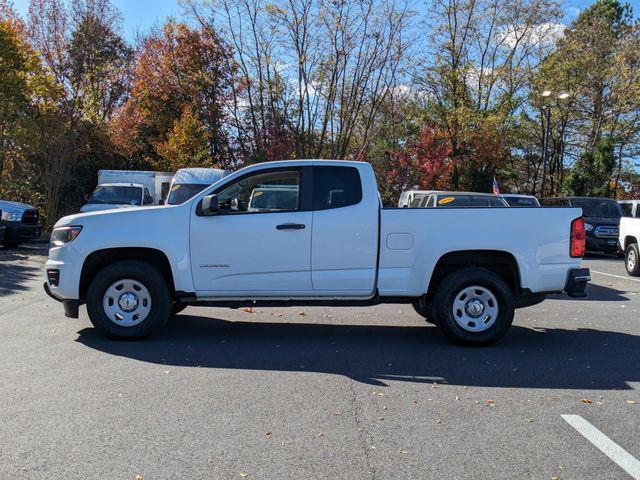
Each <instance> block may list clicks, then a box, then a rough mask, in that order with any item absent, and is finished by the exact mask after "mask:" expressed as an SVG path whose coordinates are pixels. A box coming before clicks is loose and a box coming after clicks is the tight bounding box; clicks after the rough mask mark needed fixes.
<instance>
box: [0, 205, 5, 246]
mask: <svg viewBox="0 0 640 480" xmlns="http://www.w3.org/2000/svg"><path fill="white" fill-rule="evenodd" d="M0 218H2V210H0ZM6 231H7V227H5V226H4V225H2V223H0V245H3V244H4V234H5V232H6Z"/></svg>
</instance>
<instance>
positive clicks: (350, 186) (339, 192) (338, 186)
mask: <svg viewBox="0 0 640 480" xmlns="http://www.w3.org/2000/svg"><path fill="white" fill-rule="evenodd" d="M361 200H362V185H361V184H360V174H359V173H358V169H356V168H353V167H314V169H313V209H314V210H327V209H330V208H340V207H348V206H349V205H355V204H356V203H360V201H361Z"/></svg>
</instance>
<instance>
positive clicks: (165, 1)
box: [13, 0, 640, 39]
mask: <svg viewBox="0 0 640 480" xmlns="http://www.w3.org/2000/svg"><path fill="white" fill-rule="evenodd" d="M13 1H14V4H15V7H16V9H17V10H18V12H20V13H21V14H22V15H25V14H26V12H27V9H28V6H29V0H13ZM628 1H629V0H628ZM113 2H114V3H115V5H116V6H117V7H118V9H119V10H120V11H121V12H122V15H123V17H124V29H125V31H124V33H125V35H126V37H127V38H129V39H134V38H135V37H136V33H137V32H145V31H146V30H148V29H149V28H150V27H153V26H154V25H157V24H160V23H161V22H162V20H163V19H164V18H166V17H168V16H176V17H179V16H180V6H179V5H178V0H113ZM592 3H593V0H567V1H565V11H566V14H567V16H566V18H565V21H571V20H572V19H573V18H575V17H576V16H577V14H578V13H579V12H580V10H582V9H584V8H586V7H588V6H589V5H591V4H592ZM629 3H630V4H631V6H632V7H633V11H634V13H635V16H636V17H637V16H639V15H640V0H630V1H629Z"/></svg>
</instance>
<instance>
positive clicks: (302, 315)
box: [298, 312, 306, 317]
mask: <svg viewBox="0 0 640 480" xmlns="http://www.w3.org/2000/svg"><path fill="white" fill-rule="evenodd" d="M305 315H306V313H304V312H298V316H299V317H304V316H305Z"/></svg>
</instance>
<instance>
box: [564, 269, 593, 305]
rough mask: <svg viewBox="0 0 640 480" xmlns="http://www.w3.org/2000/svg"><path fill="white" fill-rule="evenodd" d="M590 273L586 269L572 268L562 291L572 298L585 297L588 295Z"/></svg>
mask: <svg viewBox="0 0 640 480" xmlns="http://www.w3.org/2000/svg"><path fill="white" fill-rule="evenodd" d="M590 280H591V272H590V271H589V269H588V268H572V269H571V270H569V274H568V275H567V283H566V285H565V287H564V291H565V292H566V293H567V295H568V296H570V297H573V298H582V297H586V296H587V295H588V294H589V281H590Z"/></svg>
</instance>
